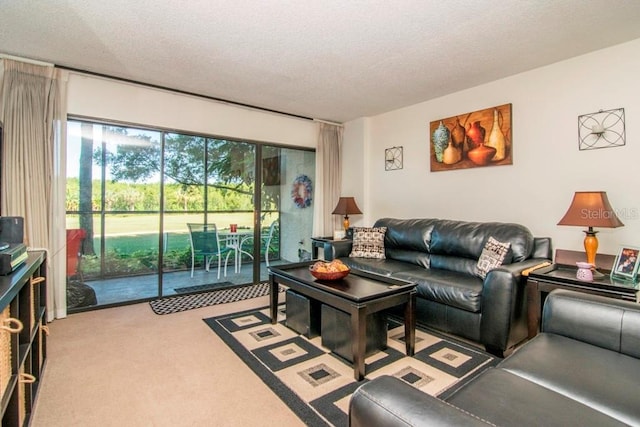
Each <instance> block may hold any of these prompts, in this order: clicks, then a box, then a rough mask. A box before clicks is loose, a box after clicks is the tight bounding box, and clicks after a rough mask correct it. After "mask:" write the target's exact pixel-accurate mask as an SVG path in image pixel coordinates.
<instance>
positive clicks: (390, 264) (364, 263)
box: [340, 258, 418, 276]
mask: <svg viewBox="0 0 640 427" xmlns="http://www.w3.org/2000/svg"><path fill="white" fill-rule="evenodd" d="M340 260H341V261H342V262H343V263H345V264H346V265H347V266H348V267H349V268H351V269H356V270H362V271H366V272H368V273H374V274H380V275H382V276H391V275H392V274H393V275H394V276H395V273H397V272H398V271H404V270H407V269H410V268H412V266H411V265H410V264H407V263H406V262H402V261H396V260H393V259H372V258H340ZM416 268H418V267H416Z"/></svg>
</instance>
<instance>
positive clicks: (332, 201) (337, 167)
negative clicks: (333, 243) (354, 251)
mask: <svg viewBox="0 0 640 427" xmlns="http://www.w3.org/2000/svg"><path fill="white" fill-rule="evenodd" d="M342 131H343V129H342V126H339V125H332V124H328V123H320V124H319V132H318V146H317V147H316V189H315V193H316V197H315V209H314V218H315V221H313V235H314V236H332V235H333V230H336V229H340V228H342V219H341V217H340V216H338V215H333V214H332V213H331V212H333V209H334V208H335V207H336V204H337V203H338V199H339V198H340V191H341V185H342V170H341V168H342V164H341V150H340V149H341V147H342Z"/></svg>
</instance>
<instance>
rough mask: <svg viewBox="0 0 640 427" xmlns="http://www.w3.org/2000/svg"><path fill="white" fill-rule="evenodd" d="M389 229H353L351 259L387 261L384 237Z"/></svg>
mask: <svg viewBox="0 0 640 427" xmlns="http://www.w3.org/2000/svg"><path fill="white" fill-rule="evenodd" d="M386 232H387V227H353V245H352V247H351V253H350V254H349V256H350V257H351V258H374V259H385V256H384V235H385V233H386Z"/></svg>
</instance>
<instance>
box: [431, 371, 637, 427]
mask: <svg viewBox="0 0 640 427" xmlns="http://www.w3.org/2000/svg"><path fill="white" fill-rule="evenodd" d="M540 360H544V359H539V360H538V361H537V364H541V363H540ZM447 402H449V403H450V404H452V405H454V406H456V407H458V408H462V409H463V410H464V411H466V412H468V413H471V414H473V415H475V416H477V417H480V418H482V419H484V420H487V421H489V422H491V423H494V424H495V425H498V426H538V425H544V426H546V427H547V426H548V427H550V426H558V427H564V426H621V425H624V424H623V423H621V422H619V421H618V420H616V419H614V418H611V417H609V416H607V415H606V414H603V413H601V412H599V411H598V410H597V409H595V408H590V407H589V406H587V405H584V404H582V403H580V402H576V401H574V400H572V399H571V398H568V397H566V396H563V395H562V394H558V393H555V392H554V391H552V390H549V389H547V388H545V387H543V386H540V385H538V384H536V383H533V382H530V381H527V380H526V379H524V378H522V377H520V376H518V375H514V374H512V373H510V372H508V371H505V370H502V369H499V368H489V369H488V370H486V371H485V372H483V373H482V374H481V375H480V376H478V377H477V378H476V379H474V380H473V381H471V382H470V383H468V384H466V385H465V386H463V387H462V388H461V389H459V390H457V391H456V392H455V393H454V394H453V395H452V396H450V397H449V398H448V399H447ZM428 417H429V415H428V414H425V418H427V419H428Z"/></svg>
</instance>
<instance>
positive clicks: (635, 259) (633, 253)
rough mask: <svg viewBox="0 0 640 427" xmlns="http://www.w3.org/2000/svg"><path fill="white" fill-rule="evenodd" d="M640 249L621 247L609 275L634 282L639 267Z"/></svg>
mask: <svg viewBox="0 0 640 427" xmlns="http://www.w3.org/2000/svg"><path fill="white" fill-rule="evenodd" d="M638 255H640V248H638V247H634V246H621V247H620V250H619V251H618V255H617V256H616V260H615V262H614V263H613V269H612V270H611V275H612V276H616V277H619V278H626V279H627V280H633V281H634V282H635V280H636V276H637V274H638V267H639V266H640V257H639V256H638Z"/></svg>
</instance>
